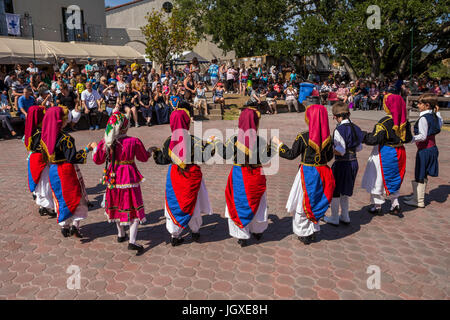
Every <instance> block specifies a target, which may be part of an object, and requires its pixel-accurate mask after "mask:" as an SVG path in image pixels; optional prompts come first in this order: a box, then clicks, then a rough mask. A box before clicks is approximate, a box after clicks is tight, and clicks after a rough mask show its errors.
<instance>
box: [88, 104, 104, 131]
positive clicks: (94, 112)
mask: <svg viewBox="0 0 450 320" xmlns="http://www.w3.org/2000/svg"><path fill="white" fill-rule="evenodd" d="M87 120H88V124H89V127H95V126H99V125H100V123H101V122H102V113H101V112H100V111H98V108H92V109H89V113H88V114H87Z"/></svg>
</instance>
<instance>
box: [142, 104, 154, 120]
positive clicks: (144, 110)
mask: <svg viewBox="0 0 450 320" xmlns="http://www.w3.org/2000/svg"><path fill="white" fill-rule="evenodd" d="M140 110H141V112H142V116H143V117H144V118H145V119H146V120H147V118H151V117H152V113H153V107H152V106H150V107H148V108H144V107H141V108H140Z"/></svg>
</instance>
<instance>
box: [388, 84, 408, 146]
mask: <svg viewBox="0 0 450 320" xmlns="http://www.w3.org/2000/svg"><path fill="white" fill-rule="evenodd" d="M383 107H384V111H386V113H387V114H388V115H391V116H392V120H393V121H394V127H393V129H394V131H395V134H396V135H397V136H398V137H399V138H400V139H401V140H402V141H405V139H406V103H405V100H403V98H402V96H399V95H398V94H391V93H388V94H387V95H385V96H384V99H383Z"/></svg>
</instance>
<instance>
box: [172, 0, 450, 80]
mask: <svg viewBox="0 0 450 320" xmlns="http://www.w3.org/2000/svg"><path fill="white" fill-rule="evenodd" d="M176 3H177V5H178V6H179V8H180V9H181V10H183V14H184V15H185V17H186V19H189V20H191V21H195V25H194V26H195V29H196V31H197V32H198V33H199V34H209V35H212V37H213V41H214V42H216V43H217V44H218V45H219V47H220V48H222V49H224V50H235V51H236V54H237V55H238V56H249V55H256V54H273V55H275V56H283V55H292V54H295V53H297V54H301V55H309V54H314V53H328V54H333V55H335V56H336V57H338V58H339V59H340V60H342V62H343V63H344V65H345V66H346V67H347V69H348V70H350V74H351V76H352V77H353V78H355V77H357V76H358V74H362V73H364V74H370V75H371V76H373V77H378V76H380V75H382V74H383V75H389V74H392V73H398V74H399V75H400V76H402V77H406V76H407V75H408V74H409V72H410V62H411V52H412V61H413V72H414V73H422V72H424V71H425V70H427V69H428V68H429V67H430V66H432V65H434V64H436V63H437V62H439V61H441V60H442V59H445V58H449V57H450V46H449V37H450V21H449V14H448V12H450V8H449V5H448V1H439V0H246V1H239V0H176ZM372 5H377V6H378V7H379V8H380V12H381V15H380V19H381V20H380V22H381V23H380V29H369V28H368V26H367V20H368V19H370V18H371V14H368V13H367V9H368V7H369V6H372ZM411 33H413V45H412V48H411ZM411 49H412V50H411ZM423 53H425V54H423Z"/></svg>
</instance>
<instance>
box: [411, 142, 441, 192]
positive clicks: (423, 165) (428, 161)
mask: <svg viewBox="0 0 450 320" xmlns="http://www.w3.org/2000/svg"><path fill="white" fill-rule="evenodd" d="M438 156H439V150H438V148H437V146H433V147H431V148H427V149H422V150H418V151H417V153H416V170H415V178H416V182H419V183H423V182H424V179H425V178H427V177H428V176H431V177H437V176H438V174H439V162H438Z"/></svg>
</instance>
